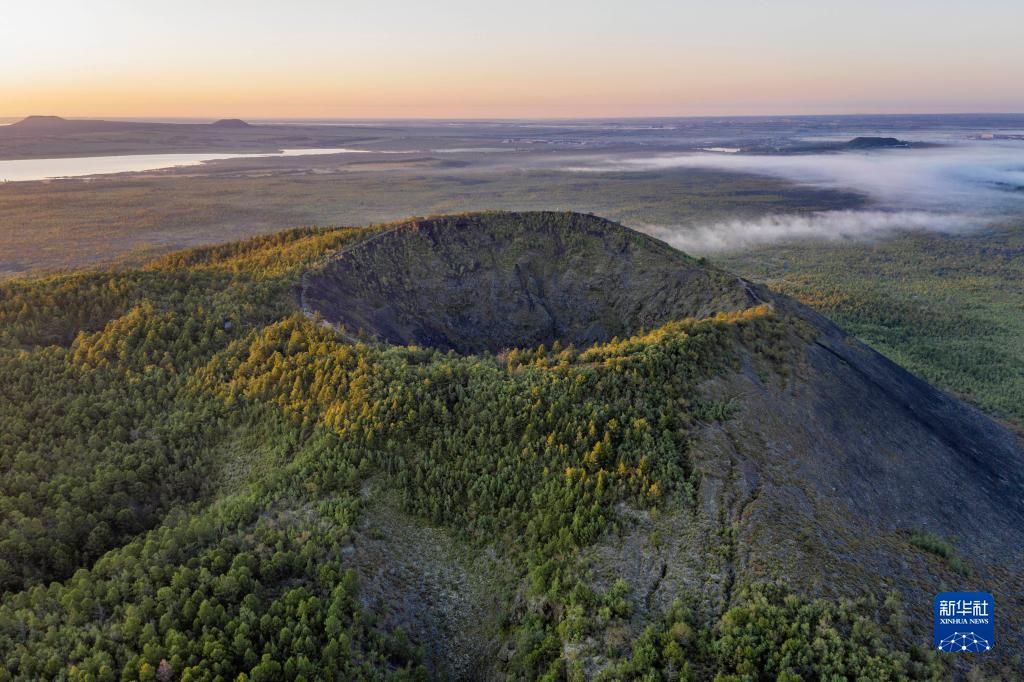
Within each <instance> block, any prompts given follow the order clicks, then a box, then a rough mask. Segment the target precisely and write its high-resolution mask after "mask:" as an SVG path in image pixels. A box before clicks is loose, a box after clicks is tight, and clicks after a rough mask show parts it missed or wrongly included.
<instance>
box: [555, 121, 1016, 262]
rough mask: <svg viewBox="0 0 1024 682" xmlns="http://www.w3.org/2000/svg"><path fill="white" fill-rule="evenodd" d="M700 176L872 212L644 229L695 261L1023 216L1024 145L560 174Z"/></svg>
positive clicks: (592, 168) (595, 161)
mask: <svg viewBox="0 0 1024 682" xmlns="http://www.w3.org/2000/svg"><path fill="white" fill-rule="evenodd" d="M673 168H698V169H711V170H725V171H735V172H744V173H757V174H763V175H771V176H775V177H781V178H784V179H786V180H790V181H793V182H796V183H799V184H806V185H813V186H816V187H825V188H830V189H840V190H847V191H851V190H852V191H855V192H859V193H862V194H864V195H866V196H867V197H868V198H869V199H870V200H871V202H872V204H873V205H874V206H873V208H872V209H871V210H863V211H848V210H844V211H830V212H820V213H812V214H798V215H774V216H765V217H763V218H760V219H757V220H734V221H725V222H716V223H710V224H705V225H692V224H690V225H648V226H646V227H643V228H641V229H645V230H646V231H647V232H649V233H651V234H653V235H656V236H658V237H659V238H661V239H664V240H665V241H667V242H669V243H671V244H673V245H674V246H677V247H679V248H681V249H683V250H686V251H691V252H693V253H696V254H701V253H711V252H719V251H726V250H730V249H743V248H748V247H753V246H758V245H763V244H768V243H772V242H776V241H783V240H792V239H812V238H813V239H826V240H839V239H870V238H877V237H882V236H885V235H887V234H891V233H894V232H897V231H900V230H934V231H939V232H959V231H966V230H970V229H975V228H977V227H981V226H984V225H987V224H990V223H991V222H993V221H995V220H998V219H999V218H1002V217H1005V216H1009V215H1018V216H1021V215H1024V142H1016V141H1004V142H992V141H984V142H983V141H978V142H960V143H956V144H951V145H948V146H944V147H939V148H933V149H892V150H884V151H873V152H842V153H821V154H796V155H781V154H780V155H748V154H726V153H690V154H652V155H650V156H646V157H637V156H630V157H620V158H613V157H605V158H596V157H595V158H592V159H590V160H589V162H588V163H586V164H583V165H576V166H573V167H571V168H565V169H564V170H567V171H572V172H620V173H621V172H632V171H635V172H647V171H656V170H667V169H673Z"/></svg>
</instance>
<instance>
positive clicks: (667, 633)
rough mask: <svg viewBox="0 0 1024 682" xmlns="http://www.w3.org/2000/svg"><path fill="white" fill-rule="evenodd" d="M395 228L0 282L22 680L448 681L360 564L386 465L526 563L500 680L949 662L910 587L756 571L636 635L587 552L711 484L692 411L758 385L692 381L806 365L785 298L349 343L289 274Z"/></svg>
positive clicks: (1, 495) (8, 633) (513, 581)
mask: <svg viewBox="0 0 1024 682" xmlns="http://www.w3.org/2000/svg"><path fill="white" fill-rule="evenodd" d="M373 229H377V228H371V229H370V231H367V230H361V229H350V228H340V229H333V228H301V229H295V230H291V231H288V232H283V233H279V234H275V235H271V236H267V237H258V238H255V239H251V240H248V241H244V242H238V243H233V244H229V245H225V246H219V247H211V248H200V249H194V250H191V251H186V252H181V253H176V254H171V255H169V256H164V257H161V258H159V259H157V260H153V261H150V262H148V263H146V264H144V265H142V266H140V267H138V268H133V269H123V270H109V271H103V270H98V271H90V272H81V273H74V274H62V275H53V276H47V277H41V278H34V279H17V280H11V281H7V282H3V283H0V486H2V488H0V588H2V590H3V593H2V600H0V657H2V659H3V663H4V665H3V666H0V680H6V679H11V680H39V679H71V680H118V679H120V680H160V681H161V682H166V681H167V680H278V679H286V680H315V679H428V678H438V677H444V676H445V675H446V671H444V670H440V669H438V667H437V664H436V662H435V660H434V659H432V658H431V656H430V652H428V651H425V650H424V647H423V645H422V644H421V643H418V642H417V641H415V638H413V637H411V636H410V634H409V633H407V632H405V631H404V630H403V629H402V628H401V627H397V626H393V624H391V623H389V621H388V619H387V618H385V617H382V614H380V613H378V612H377V610H376V609H375V608H374V607H373V605H372V604H370V603H368V602H367V601H366V600H364V599H363V598H361V595H362V592H361V590H362V586H361V584H360V580H359V577H358V575H357V571H356V570H354V568H353V566H352V565H351V562H350V561H349V560H348V558H347V557H348V555H349V553H350V549H351V546H352V543H353V537H354V534H355V533H356V532H357V529H358V528H359V526H360V523H361V522H362V520H364V519H365V518H366V514H367V513H368V512H367V508H368V506H369V503H368V501H367V499H366V496H365V490H366V486H367V482H368V481H375V482H378V483H379V484H380V485H383V486H384V487H385V488H386V489H387V490H388V491H389V492H390V493H392V494H394V495H395V497H396V498H397V500H398V504H399V506H400V509H401V512H402V513H403V514H406V515H408V516H409V517H412V518H415V519H418V520H419V522H421V523H423V524H426V525H429V526H430V527H435V528H440V529H443V530H444V532H445V533H448V534H450V536H451V537H453V538H455V539H456V540H457V542H458V543H461V544H460V546H465V547H467V548H474V551H485V550H486V551H487V552H491V553H493V554H494V556H495V557H496V558H497V559H496V560H497V561H498V562H499V563H501V564H502V565H504V566H506V567H507V570H508V572H509V573H510V576H511V577H509V578H508V579H507V580H506V581H505V582H504V583H501V587H502V590H501V591H500V592H498V593H497V594H496V598H497V599H498V600H499V601H500V602H502V603H503V604H504V605H505V608H504V609H503V614H504V615H503V618H502V620H501V622H500V625H499V633H498V639H499V640H500V642H501V643H502V649H501V654H500V655H497V651H496V650H495V649H490V650H487V651H484V652H483V653H482V654H481V655H480V656H478V662H477V664H476V665H477V668H476V671H475V674H476V675H479V676H483V677H490V676H495V677H496V676H503V677H505V678H506V679H523V680H527V679H529V680H533V679H546V680H561V679H571V680H574V679H586V678H596V679H606V680H613V679H614V680H619V679H624V680H670V679H671V680H698V679H716V680H720V681H722V682H724V681H726V680H729V681H732V680H737V681H738V680H787V681H789V680H800V679H804V680H811V679H861V680H887V679H891V680H897V679H943V678H944V677H945V675H946V674H947V670H946V667H945V664H944V663H943V662H942V661H940V660H939V659H938V658H937V657H936V656H935V655H934V654H932V653H931V652H929V651H927V650H926V649H924V648H922V647H919V646H915V645H914V644H913V643H911V642H908V641H907V640H906V638H905V637H904V629H903V622H904V619H905V616H904V613H903V607H902V605H901V603H900V599H899V597H898V595H896V594H892V593H879V594H868V595H865V596H864V597H863V598H861V599H856V600H829V599H823V598H812V597H809V596H806V595H802V594H800V593H798V592H794V591H793V590H791V589H790V588H788V587H787V586H785V585H780V584H775V583H764V584H750V585H743V586H737V588H736V594H735V595H734V598H733V600H732V603H731V604H730V605H729V606H728V608H727V609H725V610H724V611H723V612H721V613H719V614H716V615H714V616H713V617H709V616H708V613H707V612H706V609H704V608H703V607H702V605H701V604H700V601H699V599H698V598H697V597H696V596H695V595H692V594H688V593H680V594H679V595H678V599H676V601H675V602H674V603H673V605H672V607H671V608H669V609H667V610H665V611H664V612H663V613H661V614H660V615H659V616H658V618H656V619H654V620H653V621H651V622H649V623H647V624H645V625H643V627H642V628H640V629H639V630H638V631H635V632H634V630H636V628H635V627H634V626H635V625H636V622H635V619H634V615H635V614H634V609H635V608H636V607H635V604H634V602H633V600H631V599H630V598H629V594H630V589H631V588H630V586H629V584H628V583H627V581H626V580H625V579H623V578H620V579H619V580H617V581H615V582H614V583H613V584H612V585H611V586H608V587H607V588H604V587H601V586H598V585H595V584H594V583H593V581H591V580H589V577H588V572H587V568H586V565H585V563H584V562H581V561H580V557H581V553H582V552H584V551H585V550H586V549H587V548H588V547H590V546H592V545H593V544H594V543H595V542H596V541H597V540H598V539H599V538H602V537H605V536H607V535H608V534H610V533H614V532H615V531H616V528H617V526H618V525H619V524H620V523H621V518H620V516H619V515H618V514H617V513H616V512H615V510H616V509H618V508H621V507H623V506H625V507H628V508H633V509H639V510H644V512H645V513H651V514H657V513H659V510H662V511H668V510H683V511H685V510H688V509H692V508H694V507H695V506H696V505H698V503H699V502H698V500H697V499H696V493H695V490H696V485H697V483H698V481H697V480H696V474H695V473H694V469H693V466H692V464H693V463H692V461H691V460H690V454H689V453H690V449H691V447H692V443H693V438H694V433H695V431H696V429H697V428H698V427H699V426H700V425H702V424H708V423H713V422H716V421H723V420H728V419H729V418H730V415H731V414H732V412H733V411H734V409H735V406H734V405H733V404H732V403H730V402H728V401H716V400H708V399H705V398H702V397H701V396H700V395H699V394H698V392H697V391H696V387H697V385H698V384H699V383H700V382H701V381H702V380H704V379H706V378H708V377H711V376H714V375H716V374H718V373H721V372H725V371H728V370H730V369H734V368H735V367H736V365H737V362H738V355H737V352H738V349H739V348H746V349H749V350H750V351H751V352H753V353H754V354H755V355H756V357H757V358H758V363H759V371H761V372H763V373H765V374H766V375H770V374H772V373H773V372H781V371H783V369H782V367H783V365H784V359H785V358H786V357H787V353H790V352H791V345H792V344H793V343H794V342H795V341H794V338H795V337H794V334H799V326H798V325H794V324H793V323H792V321H789V320H786V319H785V315H784V314H782V313H779V312H776V311H774V310H773V309H772V308H771V307H770V306H767V305H762V306H753V307H750V308H748V309H746V310H743V311H739V312H736V313H731V314H719V315H716V316H713V317H708V318H703V319H685V320H678V321H673V322H669V323H667V324H665V325H662V326H660V327H658V328H656V329H651V330H644V331H641V332H638V333H636V334H634V335H632V336H629V337H627V338H615V339H612V340H611V341H609V342H607V343H600V344H596V345H593V346H591V347H588V348H575V347H572V346H562V345H561V344H557V343H556V344H554V345H551V346H550V347H545V346H539V347H535V348H523V349H515V350H510V351H506V352H502V353H490V352H482V353H478V354H457V353H454V352H442V351H439V350H436V349H430V348H421V347H415V346H389V345H386V344H381V343H375V342H372V341H364V342H355V343H354V342H351V341H349V340H348V339H346V338H342V337H339V335H337V334H335V333H334V331H333V330H332V329H330V328H329V327H327V326H325V325H323V324H321V323H320V321H319V320H317V319H310V318H307V317H305V316H304V315H302V314H301V313H299V312H297V311H296V309H295V304H294V301H293V297H294V285H295V282H296V281H297V279H298V278H299V277H300V276H301V273H302V272H303V271H305V270H306V269H307V268H309V267H311V266H313V265H314V264H315V263H316V262H318V260H319V259H320V258H321V257H322V255H323V254H324V253H326V252H328V251H330V250H332V249H337V248H340V247H343V246H345V245H348V244H352V243H355V242H356V241H358V240H361V239H364V238H365V237H366V236H367V234H369V233H371V232H372V231H373ZM794 329H796V331H794ZM721 542H722V544H723V547H724V546H725V545H727V544H728V543H729V542H730V540H729V538H728V537H723V538H722V540H721ZM723 551H724V550H723ZM612 632H620V633H621V632H626V633H628V636H626V637H612V636H611V635H610V633H612ZM894 642H895V643H898V645H897V646H894V645H893V643H894ZM581 647H588V648H589V649H590V650H597V651H598V652H599V654H598V655H596V657H595V656H591V657H588V658H586V659H584V658H583V657H581V656H578V655H576V653H575V652H578V651H579V650H580V649H581ZM595 660H598V661H600V664H599V665H597V667H594V666H595V664H594V661H595Z"/></svg>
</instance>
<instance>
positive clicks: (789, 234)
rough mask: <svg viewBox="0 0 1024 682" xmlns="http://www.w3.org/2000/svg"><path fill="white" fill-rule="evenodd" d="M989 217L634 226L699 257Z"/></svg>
mask: <svg viewBox="0 0 1024 682" xmlns="http://www.w3.org/2000/svg"><path fill="white" fill-rule="evenodd" d="M987 222H988V221H986V220H984V219H980V218H978V217H973V216H968V215H960V214H955V215H954V214H941V213H930V212H927V211H821V212H816V213H805V214H789V215H770V216H765V217H763V218H760V219H757V220H728V221H723V222H717V223H712V224H708V225H699V226H696V227H694V226H682V225H640V226H637V228H638V229H640V230H642V231H644V232H646V233H648V234H650V235H652V236H654V237H657V238H658V239H661V240H663V241H665V242H667V243H669V244H671V245H672V246H674V247H676V248H677V249H681V250H683V251H685V252H687V253H690V254H693V255H697V256H701V255H707V254H712V253H720V252H725V251H736V250H741V249H746V248H751V247H755V246H761V245H764V244H770V243H774V242H781V241H790V240H795V239H821V240H829V241H839V240H854V239H859V240H865V239H873V238H879V237H884V236H887V235H891V234H894V233H896V232H898V231H903V230H932V231H939V232H947V233H955V232H961V231H964V230H967V229H972V228H977V227H980V226H982V225H984V224H986V223H987Z"/></svg>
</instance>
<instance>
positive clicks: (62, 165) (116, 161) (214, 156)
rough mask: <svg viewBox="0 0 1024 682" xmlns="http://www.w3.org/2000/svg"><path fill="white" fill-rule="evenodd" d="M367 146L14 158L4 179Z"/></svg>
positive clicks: (3, 167)
mask: <svg viewBox="0 0 1024 682" xmlns="http://www.w3.org/2000/svg"><path fill="white" fill-rule="evenodd" d="M369 153H371V152H370V150H367V149H348V148H334V149H283V150H281V151H279V152H269V153H258V154H232V153H231V152H216V153H208V154H131V155H125V156H79V157H74V158H67V159H12V160H0V182H24V181H30V180H47V179H51V178H80V177H85V176H88V175H107V174H110V173H138V172H141V171H151V170H159V169H161V168H177V167H181V166H198V165H200V164H203V163H206V162H207V161H217V160H220V159H240V158H259V157H269V156H273V157H279V156H280V157H284V156H307V155H314V154H315V155H319V154H369Z"/></svg>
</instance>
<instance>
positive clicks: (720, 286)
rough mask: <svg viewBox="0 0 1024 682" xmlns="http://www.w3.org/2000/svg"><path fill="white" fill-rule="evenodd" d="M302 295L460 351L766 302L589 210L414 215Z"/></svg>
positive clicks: (575, 340)
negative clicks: (573, 211) (585, 213)
mask: <svg viewBox="0 0 1024 682" xmlns="http://www.w3.org/2000/svg"><path fill="white" fill-rule="evenodd" d="M300 297H301V299H302V305H303V308H304V309H306V311H307V312H310V313H312V312H316V313H319V314H320V315H321V317H322V318H323V319H324V320H326V321H328V322H330V323H332V324H336V325H341V326H342V327H344V328H345V329H347V330H349V331H350V332H352V333H354V334H357V335H359V336H360V337H366V336H369V337H371V338H375V339H377V340H380V341H384V342H387V343H391V344H398V345H418V346H429V347H435V348H440V349H444V350H454V351H457V352H460V353H475V352H481V351H500V350H502V349H506V348H512V347H533V346H537V345H539V344H547V345H550V344H552V343H554V342H555V341H559V342H561V343H563V344H570V343H571V344H574V345H577V346H580V345H587V344H593V343H598V342H602V341H607V340H609V339H611V338H613V337H615V336H619V337H622V336H626V335H629V334H632V333H635V332H637V331H639V330H642V329H650V328H652V327H656V326H658V325H661V324H663V323H665V322H667V321H669V320H673V319H681V318H685V317H703V316H707V315H712V314H714V313H717V312H723V311H729V310H736V309H740V308H744V307H747V306H748V305H750V304H751V303H752V302H755V301H754V299H755V295H754V294H753V293H752V291H751V289H750V287H749V285H748V284H747V283H745V282H744V281H742V280H740V279H739V278H737V277H736V276H735V275H730V274H728V273H725V272H723V271H720V270H718V269H715V268H712V267H709V266H707V265H705V264H702V263H701V262H699V261H697V260H695V259H693V258H690V257H689V256H687V255H685V254H683V253H681V252H679V251H676V250H675V249H672V248H671V247H669V246H668V245H666V244H664V243H663V242H660V241H657V240H655V239H653V238H651V237H648V236H647V235H644V234H642V233H639V232H636V231H634V230H631V229H629V228H626V227H623V226H621V225H618V224H616V223H613V222H610V221H607V220H604V219H601V218H597V217H594V216H589V215H581V214H565V213H549V212H534V213H481V214H471V215H462V216H449V217H440V218H432V219H423V220H414V221H410V222H407V223H403V224H402V225H399V226H397V227H393V228H390V229H387V230H385V231H383V232H380V233H378V234H376V235H374V236H372V237H370V238H368V239H366V240H365V241H363V242H361V243H359V244H357V245H355V246H353V247H350V248H348V249H345V250H343V251H341V252H339V253H337V254H335V255H333V256H332V257H331V258H329V259H328V261H327V262H326V263H325V264H324V265H322V266H321V267H320V268H318V269H317V270H315V271H311V272H309V273H307V274H306V276H305V278H304V279H303V283H302V286H301V293H300Z"/></svg>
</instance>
